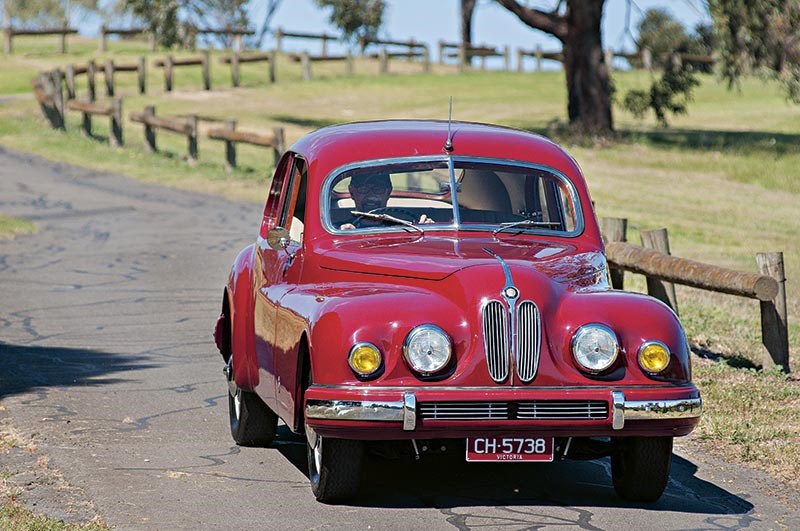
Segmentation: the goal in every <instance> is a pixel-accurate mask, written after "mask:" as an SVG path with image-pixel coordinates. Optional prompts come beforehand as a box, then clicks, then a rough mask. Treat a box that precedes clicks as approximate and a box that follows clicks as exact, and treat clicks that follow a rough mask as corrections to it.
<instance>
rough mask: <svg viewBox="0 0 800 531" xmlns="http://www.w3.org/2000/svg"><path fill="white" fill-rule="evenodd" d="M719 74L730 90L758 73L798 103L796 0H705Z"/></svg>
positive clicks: (799, 13)
mask: <svg viewBox="0 0 800 531" xmlns="http://www.w3.org/2000/svg"><path fill="white" fill-rule="evenodd" d="M708 5H709V9H710V11H711V15H712V17H713V18H714V28H715V30H716V34H717V36H718V52H719V61H720V65H721V70H720V71H721V74H722V76H723V78H724V79H726V80H727V81H728V84H729V85H730V86H733V85H735V84H736V82H737V80H738V79H739V78H741V77H742V76H744V75H746V74H748V73H751V72H760V73H762V74H765V75H767V76H769V77H773V78H776V79H778V80H780V81H782V82H783V84H784V87H785V88H786V95H787V97H788V98H789V99H790V100H792V101H794V102H795V103H800V3H798V2H797V0H751V1H747V2H745V1H743V0H709V1H708Z"/></svg>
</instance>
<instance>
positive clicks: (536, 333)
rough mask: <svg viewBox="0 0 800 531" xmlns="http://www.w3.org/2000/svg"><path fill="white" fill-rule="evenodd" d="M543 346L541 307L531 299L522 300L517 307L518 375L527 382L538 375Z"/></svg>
mask: <svg viewBox="0 0 800 531" xmlns="http://www.w3.org/2000/svg"><path fill="white" fill-rule="evenodd" d="M541 346H542V333H541V320H540V318H539V309H538V308H536V305H535V304H534V303H533V302H531V301H522V302H521V303H520V305H519V308H518V309H517V376H519V379H520V380H522V381H523V382H525V383H528V382H530V381H531V380H533V379H534V377H535V376H536V372H537V370H538V369H539V352H540V350H541Z"/></svg>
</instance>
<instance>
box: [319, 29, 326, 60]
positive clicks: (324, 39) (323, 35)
mask: <svg viewBox="0 0 800 531" xmlns="http://www.w3.org/2000/svg"><path fill="white" fill-rule="evenodd" d="M320 56H322V57H328V34H327V33H323V34H322V49H321V51H320Z"/></svg>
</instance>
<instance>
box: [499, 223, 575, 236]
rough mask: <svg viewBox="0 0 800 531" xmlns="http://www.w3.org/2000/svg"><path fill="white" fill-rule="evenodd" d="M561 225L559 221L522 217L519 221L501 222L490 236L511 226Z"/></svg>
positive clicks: (556, 226) (552, 226)
mask: <svg viewBox="0 0 800 531" xmlns="http://www.w3.org/2000/svg"><path fill="white" fill-rule="evenodd" d="M560 226H561V223H559V222H558V221H534V220H532V219H523V220H521V221H512V222H509V223H501V224H500V226H499V227H498V228H496V229H495V230H494V231H493V232H492V236H494V235H495V234H497V233H498V232H503V231H504V230H508V229H513V228H528V227H548V228H558V227H560Z"/></svg>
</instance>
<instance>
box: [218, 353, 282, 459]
mask: <svg viewBox="0 0 800 531" xmlns="http://www.w3.org/2000/svg"><path fill="white" fill-rule="evenodd" d="M232 361H233V359H232V358H231V362H232ZM225 372H226V373H227V374H228V413H229V416H230V421H231V436H232V437H233V440H234V441H235V442H236V444H238V445H240V446H268V445H269V444H270V443H271V442H272V439H274V438H275V432H276V431H277V429H278V416H277V415H276V414H275V413H273V412H272V410H271V409H270V408H269V407H267V405H266V404H265V403H264V402H263V401H262V400H261V398H259V396H258V395H257V394H255V393H253V392H250V391H245V390H243V389H241V388H240V387H237V385H236V383H235V382H234V381H233V366H232V363H231V364H228V367H227V368H226V371H225Z"/></svg>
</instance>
